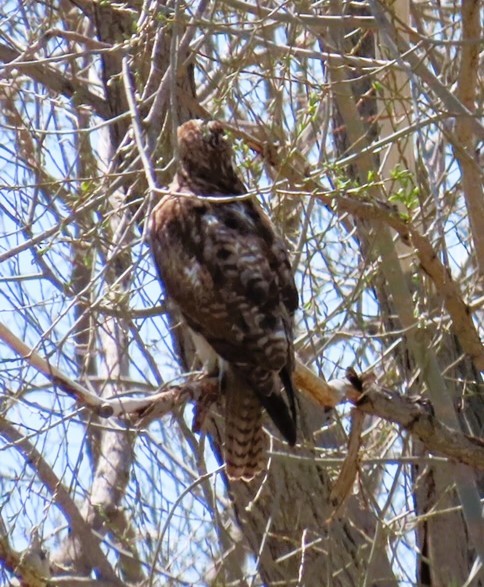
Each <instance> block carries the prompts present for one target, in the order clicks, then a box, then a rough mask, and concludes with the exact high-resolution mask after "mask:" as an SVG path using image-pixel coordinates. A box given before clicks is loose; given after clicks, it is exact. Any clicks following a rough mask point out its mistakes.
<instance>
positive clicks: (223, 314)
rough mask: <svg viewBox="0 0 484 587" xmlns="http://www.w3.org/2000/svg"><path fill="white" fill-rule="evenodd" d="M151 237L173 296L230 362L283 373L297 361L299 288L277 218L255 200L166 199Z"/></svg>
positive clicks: (156, 213) (156, 214)
mask: <svg viewBox="0 0 484 587" xmlns="http://www.w3.org/2000/svg"><path fill="white" fill-rule="evenodd" d="M151 241H152V247H153V253H154V257H155V261H156V264H157V266H158V269H159V271H160V275H161V278H162V280H163V282H164V284H165V286H166V289H167V291H168V293H169V295H170V296H171V297H172V298H173V299H174V301H175V302H176V303H177V305H178V306H179V308H180V310H181V312H182V314H183V315H184V317H185V319H186V320H187V322H188V324H189V325H190V327H191V328H192V329H194V330H195V331H196V332H198V333H200V334H201V335H202V336H203V337H204V338H205V339H206V340H207V341H208V342H209V343H210V345H211V346H212V347H213V348H214V349H215V351H216V352H217V353H218V354H219V355H220V356H222V357H223V358H224V359H226V360H227V361H229V362H231V363H235V364H238V365H241V366H242V365H246V366H252V367H263V368H266V369H269V370H271V371H279V370H280V369H282V368H283V367H284V366H285V365H286V364H288V363H289V364H290V363H291V361H292V358H291V357H292V346H291V345H292V323H291V317H292V314H293V312H294V311H295V309H296V307H297V290H296V287H295V284H294V280H293V278H292V273H291V269H290V265H289V260H288V258H287V254H286V252H285V249H284V245H283V244H282V242H281V241H280V239H279V238H278V237H277V236H276V235H275V234H274V232H273V231H272V228H271V226H270V223H269V221H268V220H267V219H266V218H264V217H263V216H262V215H261V213H260V212H259V211H258V210H257V209H256V207H255V206H254V205H253V204H252V203H251V202H249V201H241V202H231V203H224V204H218V203H213V202H210V201H207V200H202V199H197V198H193V197H184V196H179V197H178V196H170V197H168V198H165V199H163V200H162V201H161V202H160V204H158V206H157V207H156V208H155V210H154V211H153V215H152V226H151Z"/></svg>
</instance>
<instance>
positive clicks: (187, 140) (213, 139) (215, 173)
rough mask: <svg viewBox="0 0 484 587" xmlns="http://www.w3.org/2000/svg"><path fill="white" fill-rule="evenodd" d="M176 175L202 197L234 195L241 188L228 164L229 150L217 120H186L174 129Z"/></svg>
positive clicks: (229, 160)
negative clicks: (178, 162) (176, 160)
mask: <svg viewBox="0 0 484 587" xmlns="http://www.w3.org/2000/svg"><path fill="white" fill-rule="evenodd" d="M178 152H179V156H180V172H181V173H182V175H183V176H184V178H185V180H187V181H188V182H189V184H190V187H191V188H192V189H195V190H196V191H198V192H200V193H201V194H203V193H205V195H217V194H224V195H225V194H229V195H237V194H241V193H244V192H245V188H244V186H243V184H242V182H241V181H240V179H239V178H238V176H237V173H236V172H235V169H234V166H233V163H232V155H233V152H232V146H231V144H230V143H229V141H228V140H227V136H226V135H225V130H224V127H223V125H222V123H221V122H219V121H218V120H209V121H204V120H199V119H195V120H189V121H188V122H185V123H184V124H182V125H181V126H180V127H179V129H178Z"/></svg>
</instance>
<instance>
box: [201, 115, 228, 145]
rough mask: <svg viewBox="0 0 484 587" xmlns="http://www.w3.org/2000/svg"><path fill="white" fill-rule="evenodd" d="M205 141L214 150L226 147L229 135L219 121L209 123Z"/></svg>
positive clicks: (206, 128)
mask: <svg viewBox="0 0 484 587" xmlns="http://www.w3.org/2000/svg"><path fill="white" fill-rule="evenodd" d="M204 139H205V140H206V141H207V142H208V143H209V144H210V145H211V146H212V147H214V148H216V149H217V148H218V149H219V148H220V147H222V146H225V144H226V142H227V135H226V134H225V130H224V127H223V126H222V125H221V124H220V122H218V121H217V120H211V121H210V122H207V124H206V126H205V132H204Z"/></svg>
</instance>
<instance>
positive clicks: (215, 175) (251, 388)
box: [150, 120, 298, 480]
mask: <svg viewBox="0 0 484 587" xmlns="http://www.w3.org/2000/svg"><path fill="white" fill-rule="evenodd" d="M178 152H179V164H178V171H177V173H176V175H175V178H174V179H173V181H172V183H171V185H170V187H169V194H168V195H167V196H163V197H162V199H161V200H160V202H159V203H158V204H157V205H156V207H155V208H154V210H153V212H152V215H151V222H150V243H151V248H152V252H153V257H154V260H155V264H156V266H157V269H158V273H159V276H160V278H161V281H162V282H163V285H164V288H165V292H166V294H167V295H168V296H169V297H170V298H171V300H172V301H173V302H174V303H175V304H176V306H177V307H178V308H179V310H180V312H181V315H182V316H183V318H184V320H185V322H186V324H187V326H188V327H189V329H190V331H191V335H192V337H193V340H194V343H195V348H196V350H197V354H198V356H199V358H200V360H201V361H202V362H203V364H204V368H205V370H207V371H208V372H211V373H212V374H215V373H217V374H218V375H219V381H220V386H221V391H222V395H223V398H224V404H225V408H224V422H225V433H224V434H225V440H224V460H225V463H226V472H227V475H228V476H229V478H232V479H244V480H250V479H252V478H253V477H254V476H255V475H256V474H257V473H258V472H259V471H260V470H261V469H263V468H264V464H265V458H266V456H265V445H266V436H265V434H264V432H263V430H262V423H263V409H264V408H265V410H266V411H267V413H268V414H269V416H270V417H271V418H272V420H273V422H274V424H275V425H276V426H277V428H278V429H279V431H280V433H281V434H282V436H283V437H284V438H285V440H286V441H287V442H288V443H289V444H290V445H291V446H293V445H294V444H295V442H296V407H295V398H294V388H293V384H292V372H293V369H294V351H293V332H292V331H293V315H294V312H295V311H296V309H297V306H298V293H297V290H296V286H295V283H294V278H293V275H292V271H291V266H290V263H289V257H288V253H287V250H286V247H285V245H284V242H283V241H282V239H281V238H280V237H279V236H277V235H276V234H275V232H274V229H273V227H272V224H271V222H270V221H269V219H268V218H267V216H265V214H264V213H263V212H262V211H261V210H260V209H259V207H258V204H257V203H256V202H255V201H253V200H252V199H249V198H248V197H243V196H244V194H246V193H247V190H246V188H245V187H244V184H243V183H242V181H241V180H240V178H239V177H238V175H237V173H236V171H235V168H234V165H233V161H232V147H231V145H230V143H229V142H228V140H227V138H226V136H225V132H224V128H223V125H222V124H221V123H220V122H218V121H209V122H204V121H202V120H190V121H189V122H186V123H185V124H183V125H181V126H180V127H179V129H178ZM237 196H242V197H239V198H237ZM282 386H284V388H285V391H286V394H287V400H288V401H287V402H286V401H285V399H284V398H283V395H282V394H281V387H282Z"/></svg>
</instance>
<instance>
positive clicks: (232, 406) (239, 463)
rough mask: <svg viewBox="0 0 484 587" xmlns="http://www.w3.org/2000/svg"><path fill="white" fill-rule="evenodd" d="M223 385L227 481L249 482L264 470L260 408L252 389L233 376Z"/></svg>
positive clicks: (264, 440) (266, 441)
mask: <svg viewBox="0 0 484 587" xmlns="http://www.w3.org/2000/svg"><path fill="white" fill-rule="evenodd" d="M224 383H225V386H226V393H225V466H226V471H227V475H228V477H229V478H230V479H234V480H235V479H239V480H240V479H243V480H244V481H250V480H251V479H253V478H254V477H255V476H256V475H257V474H258V473H260V472H261V471H263V470H264V469H265V465H266V459H267V456H266V452H267V445H268V438H267V435H266V434H265V433H264V430H263V429H262V421H263V410H262V405H261V403H260V400H259V398H258V397H257V396H256V394H255V393H254V392H253V391H252V389H251V388H250V387H249V386H248V385H247V384H246V383H245V382H244V381H243V380H241V379H240V378H238V377H236V376H234V374H233V373H231V374H230V375H228V377H227V378H226V380H225V382H224Z"/></svg>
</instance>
